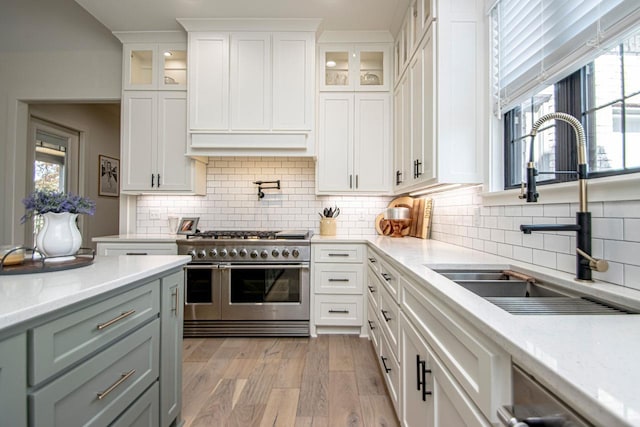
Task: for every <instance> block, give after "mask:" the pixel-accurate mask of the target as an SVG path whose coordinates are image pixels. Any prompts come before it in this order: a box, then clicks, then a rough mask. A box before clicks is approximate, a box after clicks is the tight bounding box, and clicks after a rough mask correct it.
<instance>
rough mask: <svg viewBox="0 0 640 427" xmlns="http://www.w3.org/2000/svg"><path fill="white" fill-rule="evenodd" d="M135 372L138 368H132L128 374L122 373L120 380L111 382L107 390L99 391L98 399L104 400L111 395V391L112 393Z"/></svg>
mask: <svg viewBox="0 0 640 427" xmlns="http://www.w3.org/2000/svg"><path fill="white" fill-rule="evenodd" d="M135 373H136V370H135V369H132V370H130V371H129V372H127V373H126V374H122V376H121V377H120V379H118V381H116V382H115V383H113V384H111V385H110V386H109V388H108V389H106V390H105V391H103V392H101V393H98V400H102V399H104V398H105V397H107V396H108V395H109V393H111V392H112V391H113V390H115V389H116V388H117V387H118V386H119V385H120V384H122V383H123V382H125V381H126V380H127V379H128V378H129V377H130V376H131V375H133V374H135Z"/></svg>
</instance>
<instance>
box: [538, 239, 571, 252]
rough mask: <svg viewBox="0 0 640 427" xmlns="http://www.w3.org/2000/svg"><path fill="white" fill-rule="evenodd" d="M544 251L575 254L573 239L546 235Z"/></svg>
mask: <svg viewBox="0 0 640 427" xmlns="http://www.w3.org/2000/svg"><path fill="white" fill-rule="evenodd" d="M544 249H545V250H547V251H553V252H560V253H565V254H568V253H573V251H572V250H571V239H570V238H569V236H560V235H556V234H545V235H544Z"/></svg>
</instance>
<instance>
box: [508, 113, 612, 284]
mask: <svg viewBox="0 0 640 427" xmlns="http://www.w3.org/2000/svg"><path fill="white" fill-rule="evenodd" d="M552 119H554V120H562V121H563V122H567V123H568V124H569V125H570V126H571V127H572V128H573V130H574V131H575V133H576V138H577V139H576V143H577V145H578V170H577V171H575V172H574V171H570V172H564V173H577V175H578V190H579V194H578V197H579V202H580V203H579V204H580V206H579V207H578V212H576V223H575V224H535V225H525V224H522V225H520V230H521V231H522V232H523V233H524V234H531V232H532V231H575V232H576V233H577V239H576V242H577V244H576V252H577V256H576V278H577V279H578V280H588V281H591V280H592V279H591V270H596V271H599V272H604V271H607V269H608V268H609V263H607V261H605V260H599V259H595V258H593V257H592V256H591V212H589V211H588V210H587V178H588V171H587V160H586V159H587V154H586V148H585V146H586V144H585V138H584V128H583V127H582V124H581V123H580V121H579V120H578V119H576V118H575V117H573V116H571V115H569V114H566V113H550V114H546V115H544V116H542V117H540V118H539V119H538V120H537V121H536V122H535V123H534V124H533V128H532V129H531V132H530V134H529V135H530V136H531V147H530V149H529V162H528V163H527V191H526V195H525V193H524V188H523V189H522V194H521V195H520V196H519V197H520V198H521V199H525V198H526V199H527V202H537V201H538V192H537V191H536V176H537V175H538V173H541V174H543V173H557V172H538V170H537V169H536V167H535V164H534V162H533V159H534V155H533V140H534V139H535V137H536V134H537V133H538V129H540V126H542V124H543V123H545V122H546V121H548V120H552Z"/></svg>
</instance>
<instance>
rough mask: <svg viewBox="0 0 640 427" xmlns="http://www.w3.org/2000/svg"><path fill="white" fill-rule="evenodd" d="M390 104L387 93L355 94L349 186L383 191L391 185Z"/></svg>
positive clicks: (355, 188) (362, 189) (358, 189)
mask: <svg viewBox="0 0 640 427" xmlns="http://www.w3.org/2000/svg"><path fill="white" fill-rule="evenodd" d="M390 104H391V99H390V95H389V94H387V93H379V94H378V93H356V94H355V136H354V138H355V141H354V156H353V158H354V167H353V170H354V173H355V178H354V182H353V190H356V191H382V192H387V191H389V189H390V187H391V185H390V184H391V180H390V176H389V173H388V172H387V171H389V170H390V169H391V129H390V126H389V117H390V114H391V111H390V108H391V106H390ZM381 172H382V173H381Z"/></svg>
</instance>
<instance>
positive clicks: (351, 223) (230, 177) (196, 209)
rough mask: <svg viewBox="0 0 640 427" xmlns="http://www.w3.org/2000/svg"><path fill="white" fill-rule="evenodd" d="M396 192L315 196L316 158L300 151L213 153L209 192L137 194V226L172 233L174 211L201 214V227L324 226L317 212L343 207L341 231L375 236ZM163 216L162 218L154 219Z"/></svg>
mask: <svg viewBox="0 0 640 427" xmlns="http://www.w3.org/2000/svg"><path fill="white" fill-rule="evenodd" d="M278 179H279V180H280V186H281V190H264V193H265V197H264V198H263V199H260V200H259V199H258V186H257V185H255V184H253V182H254V181H258V180H262V181H272V180H278ZM391 199H392V198H391V197H377V196H316V194H315V161H314V160H313V159H308V158H296V157H285V158H282V157H210V158H209V163H208V165H207V195H206V196H148V195H145V196H138V208H137V232H138V233H168V232H169V228H168V221H167V217H168V216H169V215H175V216H197V217H200V222H199V224H198V228H199V229H200V230H211V229H218V230H220V229H231V230H239V229H250V230H254V229H257V230H266V229H270V230H275V229H277V230H285V229H311V230H314V232H315V233H318V232H319V228H320V225H319V220H320V217H319V216H318V212H322V209H323V208H325V207H330V206H335V205H337V206H338V207H340V216H339V217H338V219H337V234H338V235H344V236H361V237H367V236H374V235H375V234H376V231H375V227H374V219H375V217H376V215H377V214H379V213H381V212H382V211H383V210H384V209H385V208H386V207H387V205H388V204H389V201H390V200H391ZM153 216H159V217H160V219H151V218H152V217H153Z"/></svg>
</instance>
